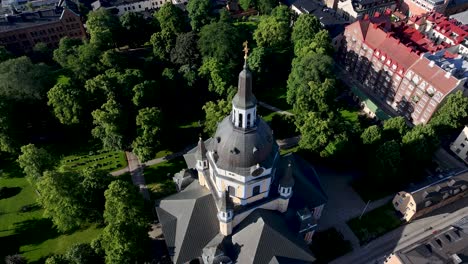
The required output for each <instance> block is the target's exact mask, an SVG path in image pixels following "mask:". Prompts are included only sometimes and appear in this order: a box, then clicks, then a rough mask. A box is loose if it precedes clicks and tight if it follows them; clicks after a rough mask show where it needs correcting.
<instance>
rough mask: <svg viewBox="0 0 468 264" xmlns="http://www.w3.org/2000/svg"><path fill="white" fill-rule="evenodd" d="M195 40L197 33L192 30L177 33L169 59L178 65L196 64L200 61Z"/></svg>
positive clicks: (196, 39)
mask: <svg viewBox="0 0 468 264" xmlns="http://www.w3.org/2000/svg"><path fill="white" fill-rule="evenodd" d="M190 3H191V2H190ZM197 41H198V38H197V35H196V34H195V33H194V32H193V31H191V32H188V33H180V34H179V35H177V40H176V43H175V47H174V48H173V49H172V51H171V61H172V62H173V63H175V64H178V65H189V66H193V65H197V64H198V63H199V61H200V53H199V52H198V48H197Z"/></svg>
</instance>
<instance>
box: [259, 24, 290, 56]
mask: <svg viewBox="0 0 468 264" xmlns="http://www.w3.org/2000/svg"><path fill="white" fill-rule="evenodd" d="M253 38H254V40H255V41H256V42H257V45H258V46H260V47H264V48H270V49H274V50H283V49H285V48H286V47H287V46H288V44H289V23H288V22H285V21H281V20H279V19H278V18H277V17H275V16H264V17H261V19H260V23H259V24H258V27H257V29H256V30H255V32H254V36H253Z"/></svg>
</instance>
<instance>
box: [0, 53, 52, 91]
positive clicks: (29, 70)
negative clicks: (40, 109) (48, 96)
mask: <svg viewBox="0 0 468 264" xmlns="http://www.w3.org/2000/svg"><path fill="white" fill-rule="evenodd" d="M50 76H51V73H50V68H49V67H48V66H47V65H45V64H42V63H41V64H33V63H32V62H31V60H30V59H29V58H28V57H24V56H23V57H19V58H14V59H10V60H7V61H4V62H2V63H0V96H3V97H5V98H10V99H13V100H30V99H33V100H38V99H42V98H43V97H44V96H45V93H46V91H47V88H49V85H50V82H51V80H50Z"/></svg>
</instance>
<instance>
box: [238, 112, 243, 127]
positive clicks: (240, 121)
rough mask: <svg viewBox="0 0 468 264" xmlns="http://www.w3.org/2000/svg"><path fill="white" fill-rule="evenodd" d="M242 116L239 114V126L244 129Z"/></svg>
mask: <svg viewBox="0 0 468 264" xmlns="http://www.w3.org/2000/svg"><path fill="white" fill-rule="evenodd" d="M242 121H243V120H242V114H239V126H240V127H242Z"/></svg>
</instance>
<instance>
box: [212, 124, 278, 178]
mask: <svg viewBox="0 0 468 264" xmlns="http://www.w3.org/2000/svg"><path fill="white" fill-rule="evenodd" d="M230 119H231V116H228V117H226V118H224V120H223V121H222V122H221V123H220V124H219V125H218V129H217V131H216V134H215V137H214V139H215V151H216V156H217V161H216V164H217V165H218V166H219V167H220V168H222V169H225V170H228V171H239V170H242V168H244V169H245V168H250V167H252V166H254V165H257V164H262V163H263V162H264V161H265V160H267V159H268V158H269V156H270V154H272V151H273V150H274V145H275V144H274V140H273V134H272V131H271V129H270V127H269V126H268V125H267V124H266V123H265V121H263V120H262V119H261V118H257V120H256V127H255V128H252V129H249V130H243V129H239V128H236V127H235V126H234V125H233V123H232V122H231V120H230Z"/></svg>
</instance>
